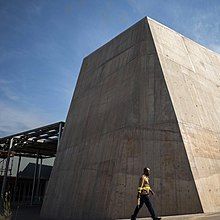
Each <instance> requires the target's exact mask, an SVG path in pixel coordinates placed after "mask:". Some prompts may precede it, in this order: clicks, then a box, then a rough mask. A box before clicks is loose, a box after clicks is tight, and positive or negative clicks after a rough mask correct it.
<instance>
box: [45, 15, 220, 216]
mask: <svg viewBox="0 0 220 220" xmlns="http://www.w3.org/2000/svg"><path fill="white" fill-rule="evenodd" d="M149 24H150V28H149ZM160 29H163V30H164V32H165V33H163V34H164V36H168V35H169V32H172V31H170V30H168V29H165V28H164V27H163V26H161V25H159V24H157V23H156V22H154V21H152V20H147V19H146V18H144V19H142V20H141V21H139V22H138V23H137V24H135V25H134V26H132V27H131V28H129V29H128V30H126V31H125V32H123V33H122V34H120V35H119V36H117V37H116V38H114V39H113V40H111V41H110V42H109V43H107V44H106V45H104V46H102V47H101V48H99V49H98V50H96V51H95V52H93V53H92V54H90V55H89V56H88V57H86V58H85V59H84V61H83V64H82V68H81V71H80V74H79V78H78V81H77V86H76V89H75V92H74V96H73V99H72V102H71V106H70V109H69V112H68V116H67V120H66V125H65V128H64V132H63V135H62V139H61V145H60V148H59V151H58V153H57V157H56V160H55V164H54V168H53V171H52V174H51V178H50V181H49V184H48V190H47V192H46V196H45V199H44V204H43V207H42V210H41V215H42V216H45V217H52V218H57V219H96V220H97V219H115V218H129V217H130V215H131V214H132V212H133V209H134V208H135V205H136V194H137V185H138V180H139V177H140V175H141V174H142V169H143V167H145V166H148V167H150V168H151V170H152V176H151V185H152V188H153V189H154V191H155V192H156V196H155V198H153V202H154V204H155V207H156V210H157V211H158V213H159V214H160V215H168V214H169V215H171V214H183V213H184V214H186V213H196V212H202V211H203V209H204V210H206V209H205V208H206V206H204V202H203V201H202V198H201V196H200V194H198V192H199V193H200V192H201V191H202V190H200V189H199V184H198V180H199V178H198V176H196V175H195V172H194V171H195V169H193V167H194V164H193V163H192V161H193V160H194V159H193V158H194V155H195V154H191V151H190V150H189V149H192V148H191V147H190V145H187V144H188V143H189V142H190V140H192V141H191V142H193V141H194V140H196V136H195V135H194V136H193V137H194V139H189V137H188V136H189V134H190V133H189V130H184V129H183V125H185V124H184V123H181V122H180V123H178V120H180V119H179V118H180V117H179V115H180V114H181V112H182V110H181V108H180V107H181V105H182V108H183V109H187V111H188V112H189V113H190V108H188V107H187V108H186V105H185V103H186V102H187V100H188V99H189V97H188V96H187V97H186V101H185V102H183V103H179V102H178V101H176V103H175V100H174V97H175V94H176V93H178V92H179V91H177V92H176V90H177V88H173V87H171V85H175V83H179V85H180V84H181V83H180V82H176V80H177V78H175V77H174V80H175V81H174V82H170V81H172V78H171V77H170V78H169V77H168V75H169V73H170V71H169V69H168V68H166V67H165V65H166V62H165V61H164V60H163V58H165V57H166V55H165V56H164V57H163V56H162V55H161V54H162V53H163V47H164V46H163V45H162V44H160V42H161V41H162V40H163V37H162V36H163V35H161V32H160V31H161V30H160ZM151 31H152V33H153V37H154V39H153V38H152V34H151ZM172 33H174V32H172ZM175 42H176V41H174V43H175ZM154 43H155V44H156V47H155V44H154ZM171 46H172V45H171ZM167 47H168V46H167ZM161 48H162V49H161ZM168 48H169V47H168ZM160 49H161V50H160ZM178 52H179V51H177V55H178V56H179V53H178ZM158 54H159V58H160V60H159V58H158ZM171 54H172V53H171ZM180 61H181V58H180ZM160 62H161V63H162V68H163V70H162V69H161V65H160ZM182 62H184V61H182ZM170 68H171V71H173V72H172V74H173V75H175V69H172V67H170ZM178 74H179V73H178V72H177V75H178ZM164 77H165V78H164ZM204 81H205V80H204ZM174 89H175V90H174ZM181 91H182V90H181ZM182 96H183V97H185V96H184V93H183V94H182ZM177 100H178V98H177ZM178 107H179V108H178ZM183 115H184V113H183ZM204 117H205V116H203V115H201V118H204ZM204 120H205V119H204ZM188 122H189V124H190V120H189V121H188ZM191 122H193V121H191ZM190 128H191V127H190ZM184 131H187V132H185V133H186V135H184V134H183V133H184ZM181 132H182V133H181ZM182 138H183V139H182ZM187 138H188V139H187ZM203 138H205V136H204V137H203ZM207 141H208V140H207ZM191 142H190V144H192V143H191ZM200 143H201V141H200ZM186 145H187V146H186ZM197 148H198V147H197ZM197 148H196V149H197ZM216 149H217V148H216ZM218 149H219V148H218ZM200 155H201V154H200ZM197 161H199V160H197ZM213 166H215V164H213ZM197 169H200V166H199V165H197ZM213 169H217V167H214V168H213ZM192 171H193V172H192ZM207 175H208V174H207ZM194 178H195V180H194ZM202 181H203V182H205V179H204V180H202ZM195 183H196V184H195ZM215 200H217V201H218V199H215ZM146 215H148V212H147V211H146V209H145V208H143V210H142V211H141V213H140V215H139V216H146Z"/></svg>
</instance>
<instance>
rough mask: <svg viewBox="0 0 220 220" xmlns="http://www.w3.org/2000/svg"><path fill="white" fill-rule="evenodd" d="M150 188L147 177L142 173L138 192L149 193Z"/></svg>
mask: <svg viewBox="0 0 220 220" xmlns="http://www.w3.org/2000/svg"><path fill="white" fill-rule="evenodd" d="M150 189H151V188H150V184H149V177H147V176H145V175H142V176H141V178H140V181H139V187H138V193H140V194H149V193H150Z"/></svg>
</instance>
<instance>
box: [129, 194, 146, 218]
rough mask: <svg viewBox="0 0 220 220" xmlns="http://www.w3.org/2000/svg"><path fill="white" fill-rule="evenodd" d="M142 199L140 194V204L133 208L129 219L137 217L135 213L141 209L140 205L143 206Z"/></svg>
mask: <svg viewBox="0 0 220 220" xmlns="http://www.w3.org/2000/svg"><path fill="white" fill-rule="evenodd" d="M143 204H144V201H143V197H142V196H141V198H140V205H137V206H136V208H135V210H134V214H133V215H132V216H131V220H135V219H136V217H137V214H138V212H139V210H140V209H141V207H142V206H143Z"/></svg>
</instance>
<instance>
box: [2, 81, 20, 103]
mask: <svg viewBox="0 0 220 220" xmlns="http://www.w3.org/2000/svg"><path fill="white" fill-rule="evenodd" d="M11 87H12V86H11V82H10V81H8V80H4V79H0V93H1V94H2V95H3V96H5V98H6V99H9V100H13V101H17V100H19V96H18V95H17V94H16V93H15V92H13V90H12V89H11Z"/></svg>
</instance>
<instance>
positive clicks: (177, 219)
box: [12, 206, 220, 220]
mask: <svg viewBox="0 0 220 220" xmlns="http://www.w3.org/2000/svg"><path fill="white" fill-rule="evenodd" d="M40 208H41V207H40V206H29V207H18V208H17V209H15V210H14V213H13V218H12V219H13V220H41V218H40V215H39V214H40ZM150 219H151V218H137V220H150ZM162 219H163V220H220V212H219V213H210V214H196V215H181V216H166V217H162ZM42 220H46V219H42ZM60 220H61V219H60ZM88 220H89V219H88ZM120 220H128V219H120Z"/></svg>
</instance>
